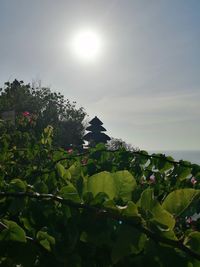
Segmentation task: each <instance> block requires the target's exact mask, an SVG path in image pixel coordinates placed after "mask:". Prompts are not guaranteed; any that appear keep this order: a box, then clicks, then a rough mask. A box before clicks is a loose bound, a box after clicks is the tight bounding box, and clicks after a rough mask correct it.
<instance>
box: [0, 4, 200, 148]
mask: <svg viewBox="0 0 200 267" xmlns="http://www.w3.org/2000/svg"><path fill="white" fill-rule="evenodd" d="M86 28H90V29H91V30H93V31H94V32H96V34H98V35H99V36H100V38H101V40H102V43H103V44H102V51H101V54H100V55H99V57H98V58H97V59H96V60H94V61H93V62H91V63H88V62H87V63H86V62H84V61H81V60H78V59H77V58H75V57H74V55H73V53H72V51H71V50H70V49H69V45H68V44H69V42H70V41H71V38H72V36H73V35H74V34H76V33H77V32H79V31H81V30H84V29H86ZM15 78H17V79H21V80H24V81H25V82H31V81H33V80H41V81H42V85H44V86H50V87H51V88H52V89H54V90H58V91H61V92H62V93H63V94H64V95H65V96H66V97H67V98H69V99H70V100H71V101H73V100H75V101H77V103H78V105H79V106H83V107H84V108H85V109H86V112H87V113H88V115H89V117H90V118H92V117H93V116H95V115H97V116H98V117H99V118H100V119H101V120H102V121H103V122H104V126H105V128H106V129H107V134H108V135H110V136H113V137H117V138H122V139H124V140H125V141H127V142H129V143H132V144H133V145H135V146H138V147H140V148H142V149H147V150H154V149H155V150H157V149H159V150H187V149H189V150H193V149H194V150H195V149H200V0H98V1H97V0H96V1H95V0H90V1H89V0H79V1H78V0H77V1H76V0H73V1H72V0H71V1H69V0H63V1H61V0H57V1H55V0H34V1H31V0H12V1H11V0H0V86H3V83H4V82H5V81H8V80H10V81H12V80H13V79H15Z"/></svg>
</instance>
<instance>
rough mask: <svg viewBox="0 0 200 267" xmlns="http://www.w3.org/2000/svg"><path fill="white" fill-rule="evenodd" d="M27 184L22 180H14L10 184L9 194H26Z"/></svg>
mask: <svg viewBox="0 0 200 267" xmlns="http://www.w3.org/2000/svg"><path fill="white" fill-rule="evenodd" d="M25 191H26V184H25V182H23V181H22V180H21V179H13V180H11V182H10V184H9V192H25Z"/></svg>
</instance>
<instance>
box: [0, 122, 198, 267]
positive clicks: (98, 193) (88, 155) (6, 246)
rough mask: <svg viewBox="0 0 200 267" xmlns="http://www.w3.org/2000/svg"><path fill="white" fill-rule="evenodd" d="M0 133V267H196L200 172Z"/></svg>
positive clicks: (161, 159) (141, 155) (46, 136)
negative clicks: (79, 152)
mask: <svg viewBox="0 0 200 267" xmlns="http://www.w3.org/2000/svg"><path fill="white" fill-rule="evenodd" d="M29 122H30V121H24V122H22V124H21V128H20V129H19V128H18V129H16V128H13V126H12V125H11V126H9V127H11V128H12V131H11V128H9V127H8V125H5V123H3V122H1V126H0V265H1V266H8V267H14V266H23V267H31V266H41V267H45V266H52V267H53V266H56V267H59V266H60V267H61V266H70V267H88V266H90V267H111V266H115V267H121V266H126V267H129V266H153V267H156V266H163V267H165V266H187V267H192V266H194V267H196V266H200V224H199V220H198V219H197V220H195V219H194V218H193V214H194V213H195V212H199V201H200V190H199V188H200V184H199V179H200V166H198V165H195V164H190V163H189V162H183V161H181V162H175V161H173V159H172V158H170V157H165V156H164V155H158V154H157V155H151V156H149V155H148V154H147V153H146V152H145V151H138V152H137V151H135V152H130V151H126V150H124V149H122V150H118V151H108V150H107V149H106V148H105V147H104V146H102V145H98V146H97V147H96V148H93V149H91V150H90V151H85V152H84V153H82V154H78V153H77V152H76V151H73V150H71V149H70V150H68V151H65V150H63V149H56V148H55V147H54V146H53V144H52V134H53V129H52V127H51V126H48V127H47V128H45V129H44V131H43V133H42V135H41V138H40V139H39V141H38V140H37V139H35V137H34V135H32V133H31V131H30V130H29V132H27V130H26V129H27V128H26V127H27V124H28V123H29Z"/></svg>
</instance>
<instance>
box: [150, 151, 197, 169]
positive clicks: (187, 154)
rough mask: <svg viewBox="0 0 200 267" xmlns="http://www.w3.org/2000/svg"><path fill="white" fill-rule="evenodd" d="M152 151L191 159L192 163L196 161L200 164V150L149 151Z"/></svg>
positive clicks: (179, 158) (177, 158)
mask: <svg viewBox="0 0 200 267" xmlns="http://www.w3.org/2000/svg"><path fill="white" fill-rule="evenodd" d="M152 153H162V154H165V155H166V156H171V157H173V158H174V159H175V160H181V159H182V160H186V161H190V162H191V163H196V164H199V165H200V150H193V151H190V150H187V151H184V150H183V151H181V150H179V151H170V150H168V151H158V150H154V151H149V154H152Z"/></svg>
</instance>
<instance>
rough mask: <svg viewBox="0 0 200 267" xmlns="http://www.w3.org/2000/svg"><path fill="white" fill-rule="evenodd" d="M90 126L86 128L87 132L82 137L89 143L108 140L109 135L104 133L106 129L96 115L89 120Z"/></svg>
mask: <svg viewBox="0 0 200 267" xmlns="http://www.w3.org/2000/svg"><path fill="white" fill-rule="evenodd" d="M89 124H90V126H88V127H87V128H86V130H87V131H89V133H87V134H86V135H85V136H84V137H83V139H84V140H86V141H88V142H89V143H90V145H95V144H98V143H106V142H107V141H109V140H110V137H109V136H108V135H106V134H105V133H102V132H106V129H105V128H104V127H103V126H102V125H103V123H102V121H100V120H99V119H98V118H97V117H94V118H93V119H92V120H91V121H90V122H89Z"/></svg>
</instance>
